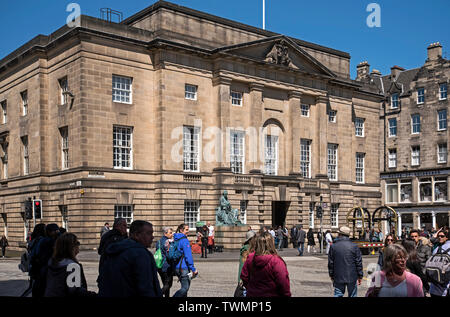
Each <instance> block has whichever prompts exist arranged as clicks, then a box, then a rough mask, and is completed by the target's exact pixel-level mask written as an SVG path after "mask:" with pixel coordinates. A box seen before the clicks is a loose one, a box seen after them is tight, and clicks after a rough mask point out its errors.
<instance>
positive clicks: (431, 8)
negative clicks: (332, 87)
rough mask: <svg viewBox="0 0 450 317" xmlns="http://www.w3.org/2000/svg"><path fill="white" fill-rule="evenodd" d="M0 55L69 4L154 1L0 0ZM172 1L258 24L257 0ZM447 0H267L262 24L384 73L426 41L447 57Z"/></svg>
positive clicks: (41, 30) (95, 7)
mask: <svg viewBox="0 0 450 317" xmlns="http://www.w3.org/2000/svg"><path fill="white" fill-rule="evenodd" d="M0 1H1V3H0V38H1V39H2V44H1V46H0V59H1V58H3V57H5V56H6V55H8V54H9V53H11V52H12V51H14V50H15V49H17V48H18V47H19V46H21V45H23V44H25V43H26V42H28V41H29V40H31V39H32V38H33V37H35V36H36V35H38V34H45V35H47V34H50V33H52V32H54V31H55V30H57V29H58V28H60V27H61V26H63V25H64V24H65V23H66V18H67V16H68V15H69V14H70V13H69V12H66V7H67V5H68V4H69V3H72V2H75V3H78V4H79V5H80V7H81V13H82V14H85V15H90V16H94V17H99V16H100V11H99V9H100V8H103V7H109V8H112V9H115V10H118V11H121V12H123V15H124V18H127V17H129V16H131V15H132V14H134V13H136V12H138V11H140V10H142V9H144V8H146V7H147V6H150V5H152V4H153V3H154V2H156V1H155V0H128V1H123V0H121V1H119V0H57V1H56V0H25V1H20V2H19V1H15V0H14V1H13V0H0ZM171 2H173V3H176V4H179V5H182V6H187V7H190V8H193V9H196V10H200V11H204V12H207V13H210V14H214V15H218V16H221V17H224V18H227V19H231V20H235V21H238V22H241V23H245V24H249V25H252V26H256V27H261V28H262V0H227V1H222V0H172V1H171ZM372 2H375V3H377V4H379V5H380V9H381V27H379V28H377V27H374V28H369V27H368V26H367V24H366V19H367V17H368V16H369V15H370V12H367V11H366V8H367V5H368V4H369V3H372ZM449 15H450V1H449V0H428V1H423V0H378V1H377V0H314V1H311V0H308V1H306V0H266V29H267V30H270V31H273V32H277V33H281V34H285V35H288V36H292V37H295V38H299V39H302V40H305V41H309V42H313V43H316V44H320V45H323V46H327V47H331V48H334V49H337V50H341V51H345V52H348V53H350V55H351V68H350V70H351V77H352V78H355V76H356V65H357V64H358V63H359V62H361V61H365V60H367V61H368V62H369V63H370V65H371V69H373V68H375V69H378V70H380V71H381V72H382V73H383V75H385V74H387V73H389V72H390V68H391V67H392V66H393V65H399V66H402V67H404V68H407V69H409V68H415V67H419V66H421V65H422V64H423V63H424V61H425V59H426V56H427V50H426V48H427V46H428V45H429V44H430V43H433V42H441V44H442V45H443V52H444V56H445V57H446V58H450V18H449Z"/></svg>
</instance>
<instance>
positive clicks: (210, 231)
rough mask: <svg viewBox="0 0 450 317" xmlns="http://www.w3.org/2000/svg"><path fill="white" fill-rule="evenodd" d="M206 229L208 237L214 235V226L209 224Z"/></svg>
mask: <svg viewBox="0 0 450 317" xmlns="http://www.w3.org/2000/svg"><path fill="white" fill-rule="evenodd" d="M208 230H209V234H208V237H214V226H209V227H208Z"/></svg>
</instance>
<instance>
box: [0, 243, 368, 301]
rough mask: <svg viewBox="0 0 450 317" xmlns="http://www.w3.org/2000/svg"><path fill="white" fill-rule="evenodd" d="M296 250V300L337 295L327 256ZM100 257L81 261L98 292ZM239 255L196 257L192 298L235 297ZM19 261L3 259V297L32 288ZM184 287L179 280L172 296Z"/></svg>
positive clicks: (289, 252)
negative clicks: (331, 279)
mask: <svg viewBox="0 0 450 317" xmlns="http://www.w3.org/2000/svg"><path fill="white" fill-rule="evenodd" d="M296 253H297V252H296V251H295V250H294V249H285V250H284V251H281V252H280V255H281V256H282V257H283V258H284V260H285V261H286V264H287V266H288V271H289V276H290V282H291V293H292V296H294V297H327V296H332V295H333V288H332V284H331V281H330V279H329V277H328V269H327V258H326V256H323V255H319V256H315V255H311V256H308V255H307V256H303V257H298V256H296ZM97 258H98V256H97V255H96V253H95V252H93V251H87V252H82V253H80V255H79V256H78V259H79V260H80V262H81V263H82V264H83V268H84V272H85V275H86V280H87V282H88V288H89V290H92V291H97V290H98V289H97V283H96V279H97V276H98V262H97ZM238 258H239V255H238V253H237V252H223V253H215V254H211V255H210V256H209V257H208V259H200V258H199V256H198V255H195V256H194V261H195V266H196V267H197V269H198V270H199V275H198V277H197V278H195V279H194V280H193V281H192V284H191V288H190V290H189V294H188V295H189V297H232V296H233V293H234V290H235V288H236V283H237V274H238V265H239V263H238ZM19 261H20V260H19V258H7V259H0V296H20V294H21V293H22V292H23V291H24V290H25V289H26V288H27V286H28V276H27V274H26V273H22V272H21V271H20V270H19V269H18V267H17V265H18V264H19ZM376 262H377V256H363V265H364V273H365V276H367V266H368V265H369V264H370V263H376ZM179 288H180V284H179V283H178V282H177V278H176V277H175V278H174V285H173V287H172V290H171V293H172V294H173V293H175V292H176V291H177V290H178V289H179ZM366 290H367V281H366V279H365V280H364V281H363V283H362V285H361V286H360V287H359V288H358V296H364V295H365V293H366Z"/></svg>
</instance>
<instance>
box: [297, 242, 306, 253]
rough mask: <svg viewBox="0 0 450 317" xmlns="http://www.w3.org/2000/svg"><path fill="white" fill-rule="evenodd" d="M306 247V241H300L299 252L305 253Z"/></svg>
mask: <svg viewBox="0 0 450 317" xmlns="http://www.w3.org/2000/svg"><path fill="white" fill-rule="evenodd" d="M304 249H305V243H304V242H299V243H298V254H299V255H303V251H304Z"/></svg>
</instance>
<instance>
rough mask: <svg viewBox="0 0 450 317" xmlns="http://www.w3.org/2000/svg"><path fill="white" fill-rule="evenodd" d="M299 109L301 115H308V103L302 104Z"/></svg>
mask: <svg viewBox="0 0 450 317" xmlns="http://www.w3.org/2000/svg"><path fill="white" fill-rule="evenodd" d="M300 109H301V113H302V116H303V117H309V109H310V105H306V104H302V105H301V106H300Z"/></svg>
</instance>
